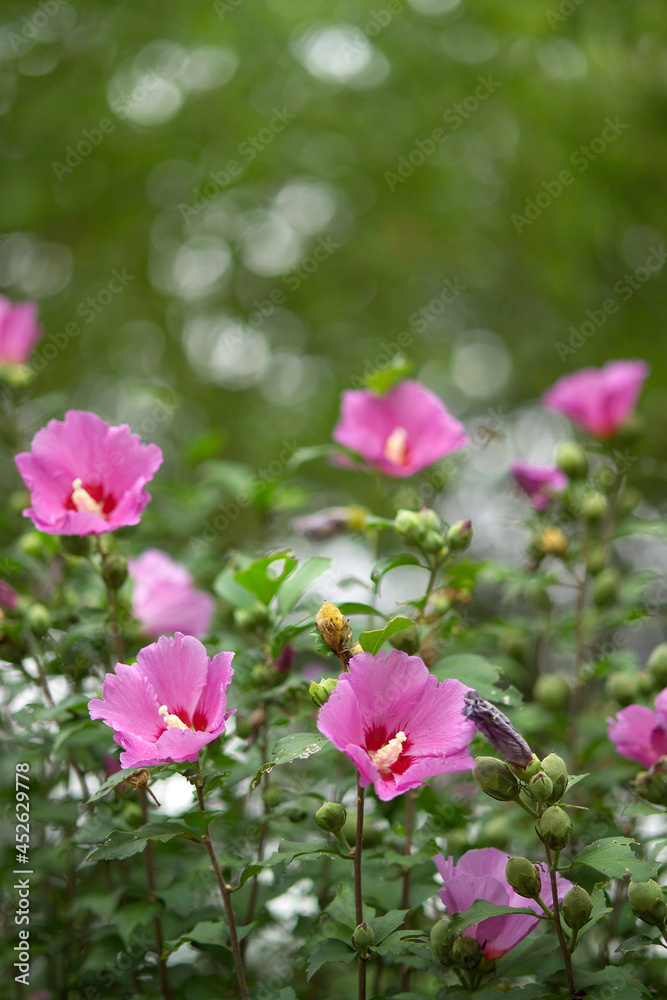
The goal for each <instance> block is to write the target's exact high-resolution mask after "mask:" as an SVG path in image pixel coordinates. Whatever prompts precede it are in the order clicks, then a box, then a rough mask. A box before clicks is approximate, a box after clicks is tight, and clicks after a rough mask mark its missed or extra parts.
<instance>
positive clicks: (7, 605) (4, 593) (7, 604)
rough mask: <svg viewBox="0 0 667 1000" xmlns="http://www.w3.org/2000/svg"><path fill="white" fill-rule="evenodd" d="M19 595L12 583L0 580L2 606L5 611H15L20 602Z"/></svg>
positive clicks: (0, 606) (0, 601)
mask: <svg viewBox="0 0 667 1000" xmlns="http://www.w3.org/2000/svg"><path fill="white" fill-rule="evenodd" d="M18 599H19V595H18V594H17V593H16V591H15V590H14V588H13V587H12V585H11V583H7V581H6V580H0V608H2V609H3V610H4V611H13V610H14V609H15V608H16V605H17V603H18Z"/></svg>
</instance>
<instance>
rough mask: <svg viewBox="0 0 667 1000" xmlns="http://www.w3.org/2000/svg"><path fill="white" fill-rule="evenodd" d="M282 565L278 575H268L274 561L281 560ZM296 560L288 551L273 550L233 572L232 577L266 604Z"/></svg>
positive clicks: (292, 568)
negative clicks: (269, 553) (271, 552)
mask: <svg viewBox="0 0 667 1000" xmlns="http://www.w3.org/2000/svg"><path fill="white" fill-rule="evenodd" d="M283 560H284V566H283V568H282V570H281V572H280V573H279V574H278V575H275V576H274V575H270V574H269V567H270V566H273V564H274V563H277V562H283ZM296 566H297V561H296V559H295V558H294V556H293V555H291V554H290V553H289V552H274V553H273V554H272V555H270V556H265V557H264V559H258V560H257V561H256V562H254V563H251V564H250V566H248V567H247V568H246V569H242V570H241V571H240V572H239V573H235V574H234V579H235V580H236V582H237V583H240V584H241V586H242V587H245V588H246V590H249V591H251V593H253V594H254V595H255V597H257V598H258V599H259V600H260V601H261V602H262V604H266V605H267V606H268V605H269V604H270V603H271V601H272V599H273V598H274V597H275V595H276V594H277V593H278V591H279V590H280V586H281V584H282V583H283V581H284V580H286V579H287V577H288V576H289V575H290V573H291V572H292V571H293V570H294V569H296Z"/></svg>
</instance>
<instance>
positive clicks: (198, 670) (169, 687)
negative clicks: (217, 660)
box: [137, 632, 209, 731]
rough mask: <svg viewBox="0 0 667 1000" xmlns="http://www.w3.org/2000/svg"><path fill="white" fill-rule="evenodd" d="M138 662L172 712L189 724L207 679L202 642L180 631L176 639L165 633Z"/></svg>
mask: <svg viewBox="0 0 667 1000" xmlns="http://www.w3.org/2000/svg"><path fill="white" fill-rule="evenodd" d="M137 663H138V665H139V669H140V670H141V672H142V673H143V674H144V676H145V677H146V678H147V679H148V680H149V681H150V683H151V684H152V686H153V688H154V690H155V691H156V692H158V693H159V697H160V698H161V699H163V701H162V702H161V704H164V705H166V706H167V708H168V709H169V714H170V715H178V716H179V718H180V719H181V720H182V721H183V722H184V723H185V724H186V725H189V724H190V722H191V721H192V719H193V716H194V714H195V709H196V707H197V703H198V701H199V698H200V695H201V693H202V691H203V690H204V688H205V686H206V681H207V674H208V665H209V659H208V657H207V655H206V650H205V649H204V647H203V645H202V644H201V642H199V640H198V639H195V638H194V637H193V636H191V635H183V634H182V633H181V632H177V633H176V635H175V636H174V638H173V639H169V638H167V637H166V636H162V637H161V638H160V639H158V641H157V642H154V643H152V644H151V645H150V646H145V647H144V648H143V649H142V650H140V651H139V653H138V655H137ZM170 731H171V730H170ZM179 731H182V730H179Z"/></svg>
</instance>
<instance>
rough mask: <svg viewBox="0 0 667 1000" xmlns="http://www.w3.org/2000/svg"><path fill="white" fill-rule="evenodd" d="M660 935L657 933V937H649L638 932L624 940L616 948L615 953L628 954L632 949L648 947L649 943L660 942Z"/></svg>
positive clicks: (637, 949)
mask: <svg viewBox="0 0 667 1000" xmlns="http://www.w3.org/2000/svg"><path fill="white" fill-rule="evenodd" d="M659 943H660V935H659V934H656V935H655V937H649V936H648V935H647V934H637V935H636V936H635V937H631V938H628V939H627V940H626V941H622V942H621V944H619V946H618V948H617V949H616V952H615V954H617V955H626V954H628V952H631V951H639V949H640V948H646V947H648V945H653V944H659Z"/></svg>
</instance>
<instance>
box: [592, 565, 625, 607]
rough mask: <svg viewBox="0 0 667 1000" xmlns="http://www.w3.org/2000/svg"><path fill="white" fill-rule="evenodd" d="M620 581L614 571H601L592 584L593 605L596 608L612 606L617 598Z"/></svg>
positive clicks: (608, 569) (609, 569)
mask: <svg viewBox="0 0 667 1000" xmlns="http://www.w3.org/2000/svg"><path fill="white" fill-rule="evenodd" d="M620 586H621V579H620V577H619V575H618V572H617V571H616V570H615V569H611V568H610V567H608V568H607V569H603V570H602V572H601V573H599V574H598V575H597V577H596V578H595V583H594V584H593V603H594V604H595V606H596V607H598V608H604V607H607V605H609V604H613V603H614V601H615V600H616V598H617V597H618V592H619V590H620Z"/></svg>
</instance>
